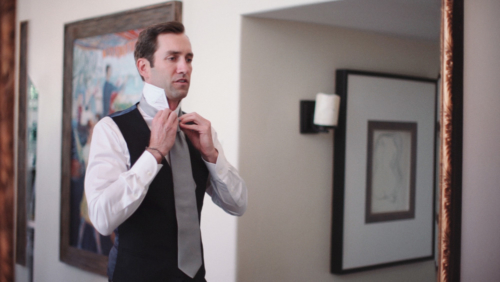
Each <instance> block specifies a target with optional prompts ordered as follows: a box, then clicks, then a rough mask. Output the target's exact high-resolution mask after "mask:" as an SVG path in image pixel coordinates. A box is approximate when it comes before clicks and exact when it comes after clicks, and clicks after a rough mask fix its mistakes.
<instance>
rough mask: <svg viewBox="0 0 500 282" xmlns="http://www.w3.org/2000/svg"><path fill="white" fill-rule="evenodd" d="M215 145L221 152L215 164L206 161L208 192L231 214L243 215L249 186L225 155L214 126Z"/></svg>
mask: <svg viewBox="0 0 500 282" xmlns="http://www.w3.org/2000/svg"><path fill="white" fill-rule="evenodd" d="M212 138H213V142H214V146H215V148H216V149H217V151H218V152H219V156H218V158H217V161H216V163H215V164H213V163H209V162H207V161H205V160H204V161H205V164H206V166H207V168H208V171H209V172H210V177H209V181H208V183H207V193H208V194H209V195H210V196H211V197H212V201H213V202H214V203H215V204H216V205H218V206H219V207H221V208H222V209H223V210H224V211H225V212H227V213H229V214H231V215H237V216H241V215H243V213H245V210H246V208H247V187H246V184H245V182H244V181H243V179H242V178H241V176H240V175H239V172H238V170H237V169H236V168H234V167H233V166H232V165H231V164H230V163H229V162H228V161H227V160H226V157H225V155H224V151H223V149H222V146H221V144H220V142H219V140H218V139H217V133H216V132H215V130H214V129H213V128H212Z"/></svg>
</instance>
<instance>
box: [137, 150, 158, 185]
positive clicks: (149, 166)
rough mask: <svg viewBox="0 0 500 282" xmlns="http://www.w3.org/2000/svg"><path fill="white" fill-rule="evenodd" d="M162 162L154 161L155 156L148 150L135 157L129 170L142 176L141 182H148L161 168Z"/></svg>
mask: <svg viewBox="0 0 500 282" xmlns="http://www.w3.org/2000/svg"><path fill="white" fill-rule="evenodd" d="M162 166H163V165H162V164H158V163H157V162H156V158H155V157H154V156H153V154H151V153H150V152H149V151H147V150H145V151H144V153H142V155H141V156H140V157H139V158H138V159H137V161H136V162H135V164H134V165H133V166H132V168H130V171H131V172H132V173H134V174H136V175H138V176H140V177H141V178H142V181H141V182H143V183H147V184H150V183H151V182H152V181H153V179H154V178H155V177H156V174H158V172H159V171H160V169H161V168H162Z"/></svg>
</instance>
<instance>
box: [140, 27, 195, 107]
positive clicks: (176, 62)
mask: <svg viewBox="0 0 500 282" xmlns="http://www.w3.org/2000/svg"><path fill="white" fill-rule="evenodd" d="M157 46H158V49H157V50H156V52H155V53H154V56H153V60H154V67H152V68H149V76H148V77H145V81H146V82H147V83H149V84H152V85H154V86H157V87H160V88H163V89H164V90H165V94H166V95H167V99H169V100H170V101H178V102H180V100H182V99H183V98H184V97H186V96H187V93H188V90H189V83H190V79H191V71H192V70H193V67H192V65H191V61H192V60H193V51H192V50H191V43H190V42H189V39H188V37H187V36H186V35H185V34H174V33H167V34H160V35H159V36H158V38H157Z"/></svg>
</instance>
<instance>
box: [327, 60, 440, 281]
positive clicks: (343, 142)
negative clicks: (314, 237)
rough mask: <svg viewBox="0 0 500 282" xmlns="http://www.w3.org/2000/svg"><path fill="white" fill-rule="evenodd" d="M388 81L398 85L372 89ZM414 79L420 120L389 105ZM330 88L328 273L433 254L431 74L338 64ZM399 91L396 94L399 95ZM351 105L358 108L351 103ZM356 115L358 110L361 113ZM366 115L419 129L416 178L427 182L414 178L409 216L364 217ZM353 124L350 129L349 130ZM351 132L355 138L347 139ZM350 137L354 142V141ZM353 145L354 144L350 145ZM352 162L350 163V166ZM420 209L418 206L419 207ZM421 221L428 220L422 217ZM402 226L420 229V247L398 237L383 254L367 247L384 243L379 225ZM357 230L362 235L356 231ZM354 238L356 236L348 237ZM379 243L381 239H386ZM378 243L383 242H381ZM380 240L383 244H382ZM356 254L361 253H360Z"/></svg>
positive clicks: (433, 108)
mask: <svg viewBox="0 0 500 282" xmlns="http://www.w3.org/2000/svg"><path fill="white" fill-rule="evenodd" d="M355 78H356V79H355ZM357 79H362V80H357ZM363 79H364V80H363ZM359 81H362V82H363V83H365V82H366V84H361V86H360V85H359V84H356V83H357V82H359ZM379 83H381V84H379ZM391 83H395V85H397V86H398V87H399V88H397V89H399V90H391V89H389V90H388V91H386V90H387V89H384V93H378V92H377V89H378V88H377V87H379V85H392V84H391ZM406 84H408V85H406ZM415 85H419V86H418V87H416V88H419V87H420V86H422V87H423V88H425V89H426V91H425V97H426V98H425V99H426V100H425V101H426V102H428V103H424V104H426V106H424V107H428V108H426V111H427V112H426V113H428V114H426V115H428V117H426V118H427V119H426V123H425V124H422V121H421V120H418V121H417V120H414V119H413V118H412V117H405V116H404V114H405V109H402V108H398V107H397V106H394V105H398V103H399V104H401V103H402V100H398V99H399V98H401V99H403V100H404V97H405V96H404V95H410V94H411V93H414V92H415V91H416V92H418V91H417V90H418V89H417V90H415V91H414V90H413V88H412V87H414V86H415ZM384 87H385V86H384ZM360 89H362V90H363V91H364V92H362V93H364V94H363V95H367V96H356V95H358V94H357V93H360V91H359V90H360ZM395 89H396V88H395ZM401 89H402V90H401ZM406 90H408V93H406V92H407V91H406ZM386 92H387V93H386ZM336 93H337V94H338V95H340V96H341V103H340V109H339V122H338V127H337V129H336V131H335V136H334V174H333V200H332V203H333V208H332V238H331V239H332V241H331V265H330V271H331V273H333V274H347V273H354V272H359V271H366V270H371V269H377V268H381V267H388V266H394V265H399V264H405V263H412V262H418V261H424V260H431V259H433V258H434V242H435V236H434V234H435V233H434V231H435V226H434V213H435V201H436V199H435V189H436V187H435V179H436V172H435V171H436V170H435V165H436V164H435V154H436V152H435V150H436V146H435V140H436V130H435V127H436V122H435V118H436V111H437V106H436V101H437V80H436V79H433V78H422V77H413V76H405V75H397V74H387V73H377V72H367V71H359V70H349V69H339V70H337V71H336ZM399 95H402V96H401V97H399ZM412 95H413V94H412ZM366 97H369V100H370V101H365V100H364V99H365V98H366ZM388 97H389V98H388ZM394 97H399V98H397V99H394V100H397V103H396V102H395V101H393V98H394ZM413 100H414V101H419V97H416V96H415V97H413ZM360 103H361V104H360ZM362 103H365V104H366V105H364V106H361V107H358V106H359V105H363V104H362ZM422 103H423V102H422ZM353 106H356V107H358V108H351V107H353ZM419 106H420V105H419ZM384 107H388V108H384ZM417 108H418V107H417ZM371 113H379V114H371ZM359 116H363V118H360V117H359ZM369 120H372V121H385V122H391V123H395V122H408V123H413V122H415V123H417V128H418V133H419V134H418V138H417V134H416V132H415V137H416V138H417V141H416V142H417V143H416V146H415V148H416V149H417V151H416V182H417V183H419V180H421V178H422V177H426V178H428V179H427V182H428V183H426V185H425V187H424V188H422V187H423V186H422V183H420V184H417V185H416V187H415V193H416V195H415V197H416V198H415V199H416V200H415V208H414V212H415V214H414V216H413V218H412V217H409V218H406V219H402V218H399V219H397V220H396V219H391V220H388V219H387V218H385V219H384V218H383V219H382V220H379V221H375V222H366V208H367V207H366V199H367V195H366V192H367V187H366V185H367V180H366V177H367V171H368V165H367V162H368V156H367V153H368V142H369V141H368V135H369V134H368V132H369V130H368V121H369ZM353 125H355V126H353ZM353 130H355V134H354V135H353ZM356 134H358V135H356ZM353 136H355V137H356V138H354V139H353ZM423 140H424V141H425V142H424V143H425V145H426V146H428V147H426V148H420V147H422V144H424V143H422V142H423ZM353 143H356V144H357V145H356V146H357V147H354V145H353ZM429 146H430V147H429ZM353 148H355V150H354V149H353ZM353 152H355V153H356V154H358V155H355V158H353V155H352V154H353ZM422 153H425V154H426V155H425V157H422V155H421V154H422ZM424 159H425V162H428V164H426V165H427V166H428V167H429V168H428V170H426V172H425V175H424V176H422V169H421V166H422V165H423V164H424V161H423V160H424ZM353 163H354V164H355V165H354V166H353ZM353 168H355V169H354V170H353ZM419 177H420V178H419ZM353 178H356V181H357V182H356V183H355V184H356V185H354V186H353V182H352V179H353ZM420 182H421V181H420ZM422 191H425V193H424V194H422ZM422 195H424V196H422ZM353 199H354V200H353ZM422 199H425V201H422ZM424 202H425V203H424ZM422 205H424V206H422ZM427 206H428V208H427ZM422 211H424V212H423V213H422ZM423 217H425V220H424V221H422V219H423ZM353 219H354V220H353ZM427 221H428V224H427V223H426V222H427ZM416 222H418V224H419V225H413V224H416ZM424 225H425V228H419V226H424ZM353 226H356V227H357V228H359V230H357V231H358V232H356V233H355V234H356V236H352V230H353ZM408 226H410V227H411V228H413V229H414V230H416V232H417V233H418V232H425V236H426V237H425V242H424V243H425V248H421V249H423V250H417V251H415V250H413V249H412V250H409V249H408V245H412V244H407V245H406V246H400V245H398V242H392V241H391V242H390V244H392V245H391V247H390V248H387V249H388V251H387V254H384V253H378V252H372V250H373V249H377V248H381V247H379V246H377V244H378V243H379V242H382V243H384V240H385V238H384V236H385V235H384V234H385V233H384V232H386V231H384V230H392V231H394V230H403V229H404V228H406V227H408ZM386 227H387V228H386ZM375 229H377V232H378V231H380V232H382V233H380V232H378V233H377V232H373V230H375ZM381 230H382V231H381ZM349 232H351V233H349ZM398 232H400V231H398ZM359 234H362V235H360V236H357V235H359ZM381 234H382V235H381ZM396 235H397V234H396ZM390 236H392V235H389V236H388V238H390ZM401 236H404V235H401ZM358 239H359V241H354V240H358ZM408 239H409V238H408V237H404V240H408ZM388 240H389V239H388ZM353 242H354V244H353ZM385 243H386V244H387V242H385ZM424 243H422V244H424ZM380 246H383V244H381V245H380ZM385 246H386V247H387V245H385ZM365 248H366V250H365ZM370 248H371V249H370ZM353 249H355V251H356V252H355V253H356V255H352V256H350V254H352V253H353V252H352V251H353ZM414 249H415V248H414ZM350 252H351V253H350ZM384 252H385V250H384ZM371 253H373V254H376V255H375V256H372V257H370V255H369V254H371ZM359 254H364V255H363V256H362V258H361V256H360V255H359ZM353 257H354V259H353Z"/></svg>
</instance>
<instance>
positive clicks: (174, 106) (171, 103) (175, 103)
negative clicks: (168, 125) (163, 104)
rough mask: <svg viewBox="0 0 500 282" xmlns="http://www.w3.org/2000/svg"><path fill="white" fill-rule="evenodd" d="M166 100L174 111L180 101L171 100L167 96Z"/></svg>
mask: <svg viewBox="0 0 500 282" xmlns="http://www.w3.org/2000/svg"><path fill="white" fill-rule="evenodd" d="M167 101H168V107H169V108H170V110H172V111H175V109H177V107H178V106H179V103H180V101H173V100H170V99H168V98H167Z"/></svg>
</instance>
